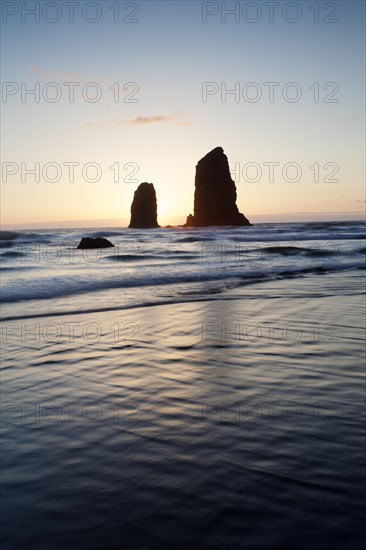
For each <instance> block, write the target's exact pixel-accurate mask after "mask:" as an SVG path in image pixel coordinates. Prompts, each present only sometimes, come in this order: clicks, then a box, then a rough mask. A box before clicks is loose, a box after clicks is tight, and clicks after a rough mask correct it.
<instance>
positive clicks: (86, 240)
mask: <svg viewBox="0 0 366 550" xmlns="http://www.w3.org/2000/svg"><path fill="white" fill-rule="evenodd" d="M111 246H114V244H112V243H111V242H110V241H108V239H104V238H103V237H83V238H82V239H81V241H80V243H79V246H78V248H110V247H111Z"/></svg>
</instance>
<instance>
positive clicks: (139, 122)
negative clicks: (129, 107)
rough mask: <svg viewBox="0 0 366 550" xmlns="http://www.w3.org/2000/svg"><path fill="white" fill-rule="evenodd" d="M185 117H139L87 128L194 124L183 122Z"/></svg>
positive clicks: (174, 115) (176, 115) (91, 124)
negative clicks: (170, 123)
mask: <svg viewBox="0 0 366 550" xmlns="http://www.w3.org/2000/svg"><path fill="white" fill-rule="evenodd" d="M183 118H184V117H183V115H179V114H172V115H154V116H138V117H135V118H127V119H126V118H120V119H116V120H112V121H110V122H86V123H85V126H86V127H87V128H116V127H118V126H126V125H127V126H146V125H147V124H164V123H169V122H172V123H173V124H175V126H187V125H190V124H192V122H190V121H185V120H182V119H183Z"/></svg>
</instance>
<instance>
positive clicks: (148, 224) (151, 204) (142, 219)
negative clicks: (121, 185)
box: [128, 181, 159, 229]
mask: <svg viewBox="0 0 366 550" xmlns="http://www.w3.org/2000/svg"><path fill="white" fill-rule="evenodd" d="M128 227H130V228H135V229H148V228H152V227H159V225H158V213H157V203H156V194H155V189H154V185H153V184H152V183H147V182H146V181H145V182H144V183H140V185H139V186H138V188H137V189H136V191H135V193H134V196H133V201H132V204H131V221H130V225H129V226H128Z"/></svg>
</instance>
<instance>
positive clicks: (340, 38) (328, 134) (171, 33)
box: [1, 0, 365, 228]
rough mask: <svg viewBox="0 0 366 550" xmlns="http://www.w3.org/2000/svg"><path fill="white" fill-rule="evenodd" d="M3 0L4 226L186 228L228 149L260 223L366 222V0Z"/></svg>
mask: <svg viewBox="0 0 366 550" xmlns="http://www.w3.org/2000/svg"><path fill="white" fill-rule="evenodd" d="M1 7H2V23H1V26H2V28H1V31H2V33H1V36H2V37H1V52H2V53H1V80H2V98H1V99H2V101H1V138H2V139H1V168H2V175H1V199H2V200H1V222H2V226H3V227H7V226H13V227H14V226H17V227H19V228H21V227H23V226H24V227H25V226H31V225H33V226H40V227H41V226H50V227H52V226H67V225H69V226H83V225H84V226H88V225H90V226H92V225H105V226H106V225H113V226H116V225H121V226H125V225H127V224H128V221H129V214H130V205H131V202H132V198H133V193H134V191H135V190H136V188H137V186H138V185H139V183H141V182H144V181H148V182H152V183H153V184H154V186H155V189H156V193H157V202H158V219H159V223H160V224H161V225H164V224H168V223H171V224H174V223H184V221H185V218H186V216H187V215H188V214H190V213H193V198H194V175H195V165H196V164H197V162H198V161H199V159H200V158H202V157H203V156H204V155H205V154H206V153H207V152H209V151H210V150H211V149H213V148H214V147H217V146H221V147H223V149H224V151H225V153H226V155H227V156H228V160H229V165H230V169H231V171H232V177H233V179H234V180H235V182H236V187H237V195H238V200H237V204H238V207H239V210H240V211H242V212H243V213H244V214H245V216H246V217H247V218H249V220H250V221H252V222H271V221H298V220H332V219H333V220H347V219H362V218H363V212H364V209H365V184H364V181H365V138H364V136H365V123H364V116H365V30H364V29H365V26H364V25H365V3H364V2H363V1H362V0H360V1H349V0H342V1H337V2H327V1H319V2H313V1H310V0H309V1H308V0H299V1H297V2H282V1H278V2H265V1H263V2H262V1H258V2H200V1H197V0H191V1H189V0H185V1H169V0H166V1H158V2H156V1H154V0H150V1H138V2H123V1H110V0H105V1H99V2H84V1H82V0H79V1H78V2H66V1H56V2H46V1H40V2H33V1H27V2H2V3H1ZM31 12H33V13H31ZM31 90H33V93H32V92H29V91H31Z"/></svg>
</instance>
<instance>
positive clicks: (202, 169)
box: [186, 147, 251, 227]
mask: <svg viewBox="0 0 366 550" xmlns="http://www.w3.org/2000/svg"><path fill="white" fill-rule="evenodd" d="M210 225H237V226H241V225H251V224H250V223H249V220H248V219H247V218H246V217H245V216H244V214H241V213H240V212H239V210H238V207H237V206H236V187H235V182H234V181H233V179H232V178H231V174H230V169H229V163H228V160H227V156H226V155H225V154H224V150H223V149H222V147H216V148H215V149H213V150H212V151H211V152H210V153H208V154H207V155H206V156H205V157H203V158H202V159H201V160H200V161H199V162H198V164H197V166H196V177H195V193H194V214H193V216H192V214H190V215H189V216H188V217H187V221H186V227H207V226H210Z"/></svg>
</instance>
